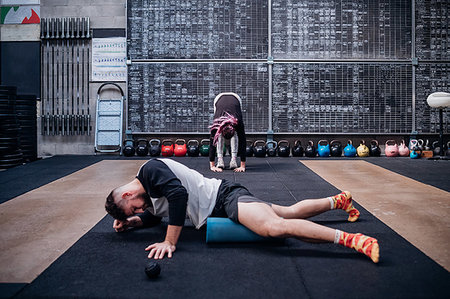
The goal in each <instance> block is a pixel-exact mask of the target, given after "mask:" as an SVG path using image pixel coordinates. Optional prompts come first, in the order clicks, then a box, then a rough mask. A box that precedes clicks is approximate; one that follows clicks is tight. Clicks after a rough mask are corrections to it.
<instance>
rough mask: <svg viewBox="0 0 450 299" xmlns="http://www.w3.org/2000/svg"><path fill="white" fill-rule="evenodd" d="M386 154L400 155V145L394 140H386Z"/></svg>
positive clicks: (388, 155)
mask: <svg viewBox="0 0 450 299" xmlns="http://www.w3.org/2000/svg"><path fill="white" fill-rule="evenodd" d="M384 154H385V155H386V157H397V156H398V145H397V142H395V141H394V140H388V141H386V147H385V148H384Z"/></svg>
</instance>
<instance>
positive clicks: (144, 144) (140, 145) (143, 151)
mask: <svg viewBox="0 0 450 299" xmlns="http://www.w3.org/2000/svg"><path fill="white" fill-rule="evenodd" d="M136 154H137V155H138V156H140V157H144V156H147V155H148V141H147V139H139V140H138V141H137V146H136Z"/></svg>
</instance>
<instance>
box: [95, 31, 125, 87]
mask: <svg viewBox="0 0 450 299" xmlns="http://www.w3.org/2000/svg"><path fill="white" fill-rule="evenodd" d="M126 54H127V47H126V38H125V37H108V38H93V39H92V81H126V79H127V57H126Z"/></svg>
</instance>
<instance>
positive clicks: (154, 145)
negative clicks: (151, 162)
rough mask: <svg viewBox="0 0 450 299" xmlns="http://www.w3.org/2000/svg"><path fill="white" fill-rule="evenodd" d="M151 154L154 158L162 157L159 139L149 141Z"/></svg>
mask: <svg viewBox="0 0 450 299" xmlns="http://www.w3.org/2000/svg"><path fill="white" fill-rule="evenodd" d="M149 146H150V149H149V153H150V156H152V157H159V155H161V141H159V139H152V140H150V141H149Z"/></svg>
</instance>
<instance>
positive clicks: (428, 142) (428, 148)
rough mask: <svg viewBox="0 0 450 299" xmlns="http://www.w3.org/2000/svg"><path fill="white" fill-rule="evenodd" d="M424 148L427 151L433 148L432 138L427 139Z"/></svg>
mask: <svg viewBox="0 0 450 299" xmlns="http://www.w3.org/2000/svg"><path fill="white" fill-rule="evenodd" d="M423 149H424V150H426V151H429V150H431V146H430V140H428V139H427V140H426V141H425V145H424V147H423Z"/></svg>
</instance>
